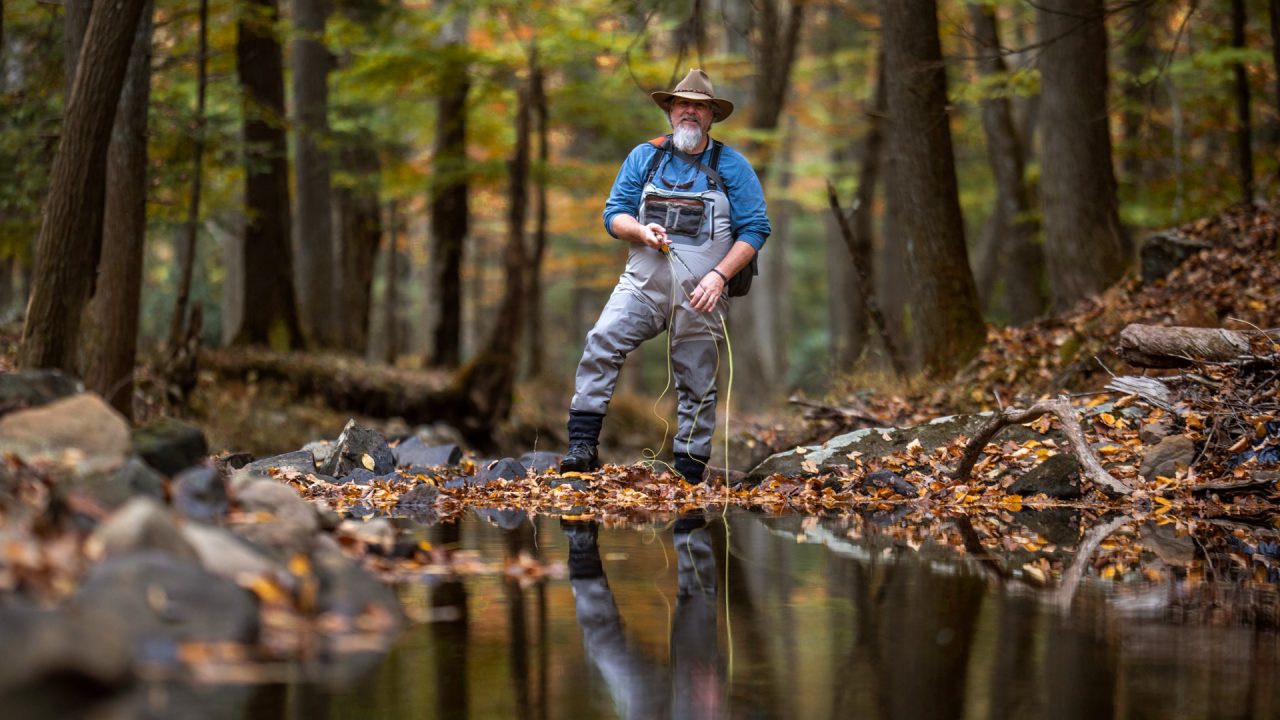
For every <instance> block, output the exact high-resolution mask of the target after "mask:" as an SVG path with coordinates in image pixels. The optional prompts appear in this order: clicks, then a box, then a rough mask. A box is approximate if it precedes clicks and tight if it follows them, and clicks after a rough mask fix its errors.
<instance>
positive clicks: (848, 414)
mask: <svg viewBox="0 0 1280 720" xmlns="http://www.w3.org/2000/svg"><path fill="white" fill-rule="evenodd" d="M787 402H789V403H791V404H792V405H799V406H800V407H806V408H810V409H811V410H812V411H813V412H812V413H806V415H807V416H811V417H814V418H820V417H821V418H833V419H836V420H842V421H856V422H863V423H867V424H869V425H871V426H873V427H882V426H885V425H888V424H889V423H886V422H885V421H884V420H881V419H880V418H877V417H872V416H871V415H869V414H867V412H866V411H865V410H863V409H861V408H849V407H838V406H836V405H826V404H824V403H819V402H814V401H812V400H805V399H804V398H802V397H799V396H798V395H792V396H791V397H789V398H787Z"/></svg>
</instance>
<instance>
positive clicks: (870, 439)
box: [744, 413, 1061, 483]
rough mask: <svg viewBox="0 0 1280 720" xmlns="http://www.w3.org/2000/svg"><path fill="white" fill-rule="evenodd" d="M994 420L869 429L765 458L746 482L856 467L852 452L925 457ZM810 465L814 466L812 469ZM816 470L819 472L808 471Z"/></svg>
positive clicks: (1014, 435)
mask: <svg viewBox="0 0 1280 720" xmlns="http://www.w3.org/2000/svg"><path fill="white" fill-rule="evenodd" d="M990 417H991V413H981V414H978V415H952V416H950V417H943V418H938V419H936V420H932V421H930V422H928V423H925V424H923V425H916V426H915V427H909V428H866V429H862V430H855V431H853V432H851V433H845V434H844V435H838V436H836V437H833V438H831V439H830V440H828V441H826V442H824V443H822V444H821V445H810V446H808V447H804V448H802V449H792V450H787V451H785V452H780V453H776V454H774V455H771V456H769V457H768V458H766V459H765V461H764V462H762V463H760V464H759V465H757V466H756V467H755V468H754V469H752V470H751V471H750V472H748V473H747V475H746V478H745V479H744V481H745V482H748V483H755V482H760V481H761V480H764V479H765V478H767V477H769V476H770V475H773V474H775V473H777V474H780V475H785V476H788V477H795V476H810V475H815V474H822V473H828V472H836V471H840V470H843V469H846V468H849V467H853V465H854V459H853V458H851V457H850V455H851V454H853V453H861V455H857V456H855V457H861V458H876V457H883V456H885V455H889V454H891V453H895V452H902V451H905V450H906V449H907V446H908V445H911V444H912V443H913V442H916V441H919V443H920V446H921V448H922V449H923V450H924V452H925V453H926V454H928V453H931V452H933V451H934V449H936V448H939V447H943V446H945V445H947V444H949V443H950V442H951V441H952V440H955V439H956V438H957V437H960V436H964V437H966V438H968V437H972V436H973V434H974V432H976V431H977V430H978V429H979V428H981V427H982V425H983V424H984V423H986V422H987V421H988V420H989V419H990ZM996 437H997V439H999V440H1014V441H1015V442H1023V441H1026V440H1030V439H1038V440H1041V441H1043V440H1045V439H1048V438H1052V437H1058V438H1060V437H1061V436H1060V435H1055V434H1053V433H1050V434H1048V435H1046V434H1041V433H1039V432H1037V431H1036V430H1034V429H1032V428H1031V427H1029V426H1026V425H1013V426H1010V427H1007V428H1005V429H1004V430H1002V431H1001V432H1000V434H999V435H997V436H996ZM808 463H812V466H809V465H808ZM807 467H814V468H816V469H817V472H816V473H815V472H813V471H812V470H809V469H806V468H807Z"/></svg>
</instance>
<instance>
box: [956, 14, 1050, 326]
mask: <svg viewBox="0 0 1280 720" xmlns="http://www.w3.org/2000/svg"><path fill="white" fill-rule="evenodd" d="M969 17H970V20H971V22H972V24H973V41H974V52H975V54H976V55H978V56H979V58H980V60H979V62H978V67H979V68H980V69H981V71H982V74H983V75H984V76H986V77H988V78H991V77H998V76H1000V75H1003V74H1005V73H1006V72H1008V67H1007V66H1006V65H1005V62H1004V58H1003V57H1002V55H1001V54H1000V32H999V28H998V26H997V24H996V15H995V9H994V8H992V7H991V6H988V5H978V4H975V3H970V4H969ZM982 124H983V128H984V129H985V131H986V138H987V156H988V158H989V160H990V162H991V170H992V172H993V174H994V175H995V178H996V188H997V191H996V192H997V196H996V207H995V210H994V212H993V213H992V219H991V229H990V232H991V233H992V245H993V247H994V248H995V252H994V253H993V254H994V256H995V258H996V262H995V266H996V272H994V273H991V274H992V275H993V276H996V277H999V278H1000V279H1001V280H1003V283H1002V284H1003V286H1004V300H1005V307H1006V309H1007V316H1008V319H1009V322H1010V323H1012V324H1015V325H1017V324H1021V323H1023V322H1026V321H1027V320H1030V319H1032V318H1034V317H1036V316H1037V315H1039V314H1040V311H1041V310H1042V309H1043V308H1044V305H1045V301H1044V296H1043V294H1042V293H1041V291H1040V281H1041V278H1042V277H1043V274H1044V256H1043V253H1042V252H1041V249H1040V246H1039V245H1037V244H1036V241H1035V235H1036V231H1037V229H1038V228H1037V226H1036V222H1035V220H1033V219H1032V217H1031V199H1030V194H1029V193H1028V192H1027V182H1026V176H1025V172H1024V170H1025V167H1026V161H1025V157H1026V154H1025V152H1024V151H1023V148H1022V142H1021V140H1020V138H1019V137H1018V131H1017V129H1016V128H1015V127H1014V125H1013V109H1012V107H1011V106H1010V103H1009V100H1008V98H1004V97H1000V98H986V99H984V100H983V101H982ZM978 290H979V292H980V293H983V290H984V288H983V287H982V286H981V285H980V286H979V288H978ZM983 294H984V295H986V296H987V297H988V298H989V297H990V295H989V294H987V293H983Z"/></svg>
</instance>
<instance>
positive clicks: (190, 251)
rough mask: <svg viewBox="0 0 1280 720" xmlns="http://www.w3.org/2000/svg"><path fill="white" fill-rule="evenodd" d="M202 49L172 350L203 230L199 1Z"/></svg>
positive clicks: (205, 41) (202, 70)
mask: <svg viewBox="0 0 1280 720" xmlns="http://www.w3.org/2000/svg"><path fill="white" fill-rule="evenodd" d="M199 33H200V46H199V47H200V49H199V55H198V56H197V58H196V122H195V128H193V130H194V137H193V138H192V142H191V195H190V199H189V200H188V202H187V222H186V225H185V226H184V228H183V230H184V232H183V238H182V248H181V250H180V251H179V252H178V263H179V265H180V268H179V270H178V273H179V275H178V290H177V299H176V301H175V302H174V306H173V318H172V320H171V321H170V323H169V348H170V350H171V351H172V350H173V349H175V348H177V347H179V346H180V345H181V344H182V338H183V337H185V336H186V334H187V333H186V328H187V305H188V303H189V302H190V298H191V278H192V275H193V274H194V270H195V262H196V241H197V238H198V237H199V230H200V190H201V184H202V183H203V181H204V142H205V122H206V119H205V92H206V90H207V89H208V84H209V74H208V73H209V67H208V61H209V0H200V30H199Z"/></svg>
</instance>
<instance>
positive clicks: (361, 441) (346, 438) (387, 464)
mask: <svg viewBox="0 0 1280 720" xmlns="http://www.w3.org/2000/svg"><path fill="white" fill-rule="evenodd" d="M360 467H362V468H365V469H366V470H372V471H373V472H374V474H376V475H384V474H386V473H389V472H391V471H392V470H395V469H396V458H395V456H394V455H393V454H392V453H391V448H390V447H389V446H388V445H387V440H386V438H384V437H382V436H381V435H379V434H378V433H377V431H375V430H371V429H369V428H367V427H365V426H363V425H360V424H357V423H356V421H355V420H348V421H347V425H346V427H344V428H343V429H342V434H341V435H339V436H338V439H337V441H335V442H334V449H333V454H332V455H330V456H329V458H328V460H327V461H326V462H325V463H324V464H323V465H321V466H320V472H322V473H324V474H326V475H332V476H334V477H338V478H340V477H344V476H346V475H347V474H348V473H350V472H351V471H352V470H354V469H356V468H360Z"/></svg>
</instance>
